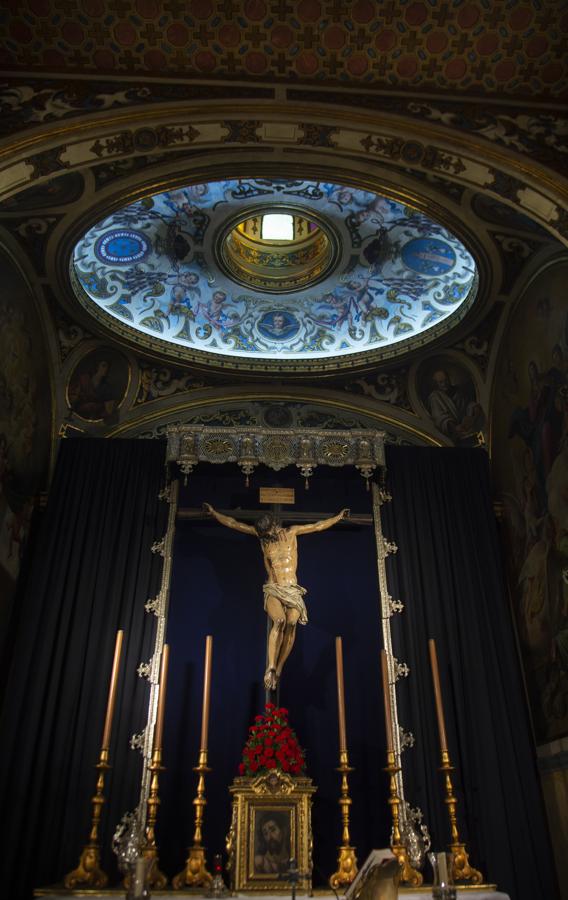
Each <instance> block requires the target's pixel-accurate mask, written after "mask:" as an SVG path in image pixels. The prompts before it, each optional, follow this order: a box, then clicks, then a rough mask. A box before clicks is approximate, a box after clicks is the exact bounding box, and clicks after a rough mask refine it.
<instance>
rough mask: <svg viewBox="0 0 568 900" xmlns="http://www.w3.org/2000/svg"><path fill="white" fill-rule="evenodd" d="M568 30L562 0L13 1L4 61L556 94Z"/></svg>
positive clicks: (3, 38) (566, 80)
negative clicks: (347, 0)
mask: <svg viewBox="0 0 568 900" xmlns="http://www.w3.org/2000/svg"><path fill="white" fill-rule="evenodd" d="M567 34H568V3H566V2H564V0H547V2H545V3H543V2H539V0H532V2H513V3H506V2H488V0H478V2H475V3H474V2H471V3H470V2H460V0H454V2H445V0H443V2H436V3H432V2H425V0H388V2H383V3H377V2H372V0H355V2H341V0H240V2H236V0H186V2H182V0H166V2H163V3H158V2H157V0H108V2H107V0H28V2H25V3H23V2H21V0H5V3H4V12H3V14H2V13H0V44H1V47H2V49H1V50H0V67H1V68H2V69H3V70H4V72H36V73H39V72H49V73H64V74H93V73H96V74H97V75H99V76H103V75H104V76H108V75H116V74H117V73H120V74H122V75H136V76H145V77H149V76H169V77H174V78H179V77H183V78H188V77H189V78H192V79H196V78H204V79H211V78H222V79H226V78H231V79H240V80H242V79H245V80H250V79H253V80H262V81H282V82H287V83H290V82H296V83H311V84H313V83H314V82H316V83H318V84H322V83H330V84H337V85H348V84H351V85H353V84H355V85H359V86H361V87H367V88H375V89H391V90H392V89H394V90H399V91H405V92H409V91H414V92H421V93H422V92H435V93H446V92H447V93H450V92H451V93H452V94H456V93H461V94H466V95H478V96H481V95H489V96H495V97H500V98H504V97H507V98H511V99H513V98H516V99H519V100H520V99H525V98H526V97H527V96H529V97H532V98H539V99H546V100H549V101H558V100H560V99H561V98H563V97H566V96H567V95H568V53H567V49H568V37H567Z"/></svg>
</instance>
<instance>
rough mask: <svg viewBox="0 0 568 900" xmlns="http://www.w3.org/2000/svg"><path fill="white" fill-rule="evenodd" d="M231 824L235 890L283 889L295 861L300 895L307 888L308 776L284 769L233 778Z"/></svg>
mask: <svg viewBox="0 0 568 900" xmlns="http://www.w3.org/2000/svg"><path fill="white" fill-rule="evenodd" d="M229 790H230V792H231V794H232V796H233V814H232V821H231V828H230V831H229V835H228V837H227V851H228V854H229V861H228V869H229V871H230V873H231V888H232V890H233V891H234V892H235V893H240V892H241V891H250V892H258V893H265V894H270V893H281V892H282V891H286V889H287V884H288V882H287V880H286V873H287V872H288V871H289V869H290V860H292V859H293V860H295V861H296V863H297V866H298V870H299V872H300V873H301V875H300V880H299V882H298V890H299V892H300V893H306V892H308V893H309V891H310V890H311V871H312V824H311V821H312V819H311V810H312V795H313V793H314V791H315V788H314V786H313V784H312V781H311V779H310V778H306V777H304V776H300V777H294V778H292V777H291V776H290V775H289V774H287V773H283V772H273V773H271V774H267V775H260V776H258V777H257V778H255V777H252V778H251V777H239V778H236V779H235V781H234V782H233V784H232V785H231V787H230V788H229Z"/></svg>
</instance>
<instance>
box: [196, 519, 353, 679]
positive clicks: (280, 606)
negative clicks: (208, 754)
mask: <svg viewBox="0 0 568 900" xmlns="http://www.w3.org/2000/svg"><path fill="white" fill-rule="evenodd" d="M203 508H204V509H205V511H206V512H208V513H209V514H210V515H211V516H213V517H214V518H215V519H217V521H218V522H220V523H221V525H226V526H227V528H233V529H234V530H235V531H241V532H242V533H243V534H254V535H256V536H257V537H258V538H259V540H260V546H261V549H262V555H263V557H264V565H265V566H266V573H267V580H266V583H265V584H264V587H263V591H264V609H265V610H266V612H267V613H268V615H269V617H270V619H271V621H272V627H271V629H270V634H269V635H268V653H267V656H268V660H267V667H266V672H265V674H264V686H265V688H266V689H267V690H269V691H275V690H276V687H277V685H278V681H279V679H280V676H281V674H282V669H283V667H284V663H285V662H286V660H287V659H288V656H289V655H290V651H291V649H292V646H293V644H294V638H295V637H296V625H297V624H298V622H299V623H300V625H305V624H306V623H307V621H308V612H307V610H306V604H305V603H304V594H305V593H306V589H305V588H303V587H300V585H299V584H298V582H297V580H296V579H297V575H296V570H297V568H298V543H297V540H296V538H297V536H298V535H299V534H311V533H312V532H314V531H325V530H326V528H331V527H332V525H335V524H336V523H337V522H339V521H340V520H341V519H343V518H345V517H346V516H348V515H349V510H348V509H342V510H341V512H340V513H338V514H337V515H336V516H331V518H329V519H320V521H319V522H312V523H310V524H307V525H291V526H290V527H289V528H283V527H282V526H281V525H280V523H279V522H278V520H277V519H276V518H275V516H273V515H272V514H271V513H264V514H263V515H261V516H260V518H259V519H257V521H256V523H255V524H254V525H247V524H246V522H239V521H238V519H233V518H232V516H226V515H224V514H223V513H220V512H218V511H217V510H216V509H213V507H212V506H211V505H210V504H209V503H204V504H203Z"/></svg>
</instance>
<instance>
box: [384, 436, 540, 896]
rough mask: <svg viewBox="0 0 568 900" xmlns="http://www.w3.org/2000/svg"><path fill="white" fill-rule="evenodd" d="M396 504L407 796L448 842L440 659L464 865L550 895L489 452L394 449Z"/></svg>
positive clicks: (504, 884) (394, 589) (437, 843)
mask: <svg viewBox="0 0 568 900" xmlns="http://www.w3.org/2000/svg"><path fill="white" fill-rule="evenodd" d="M387 463H388V484H389V487H390V490H391V493H392V498H393V499H392V503H387V504H385V505H384V507H383V519H384V531H385V535H386V536H387V537H388V538H389V539H390V540H394V541H395V542H396V543H397V545H398V547H399V550H398V553H397V554H395V555H393V556H391V557H389V559H388V561H387V569H388V577H389V585H390V586H391V593H392V595H393V596H394V597H396V598H397V599H400V600H402V601H403V602H404V604H405V609H404V612H403V613H402V615H400V616H395V617H394V618H393V620H392V623H393V633H394V636H393V644H394V647H393V649H394V653H395V656H398V657H399V658H400V659H401V660H404V661H406V662H407V663H408V664H409V666H410V669H411V672H410V676H409V678H408V679H401V681H400V682H399V691H398V698H399V704H400V720H401V724H402V725H405V726H406V728H407V729H408V730H410V731H412V732H413V733H414V735H415V737H416V740H417V747H416V748H415V749H409V750H407V751H406V752H405V754H404V773H405V785H406V787H407V792H408V796H409V799H411V800H412V802H413V803H415V804H418V805H419V806H420V807H421V808H422V810H423V812H424V813H425V816H426V818H427V821H428V825H429V827H430V830H431V832H432V837H433V844H434V847H435V848H441V847H443V846H444V845H445V844H447V843H448V842H449V824H448V818H447V812H446V810H445V808H444V804H443V802H442V798H443V782H442V776H441V774H440V773H439V772H438V771H437V767H438V765H439V758H440V751H439V743H438V731H437V723H436V714H435V707H434V700H433V689H432V678H431V673H430V664H429V659H428V645H427V641H428V638H430V637H431V638H434V639H435V641H436V645H437V651H438V658H439V664H440V675H441V684H442V693H443V697H444V705H445V715H446V727H447V731H448V741H449V749H450V754H451V761H452V763H453V764H454V765H455V767H456V772H455V777H454V783H455V786H456V788H457V791H456V793H457V796H458V820H459V827H460V832H461V836H462V838H463V839H465V840H466V841H467V842H468V848H469V850H470V858H471V863H472V865H473V866H475V867H476V868H479V869H481V870H482V872H483V874H484V875H485V878H486V880H489V881H496V882H497V884H498V886H499V888H500V889H501V890H504V891H507V893H509V894H510V896H511V897H514V898H515V900H537V898H554V897H556V896H557V887H556V883H555V877H554V871H555V870H554V862H553V859H552V855H551V849H550V843H549V838H548V831H547V825H546V818H545V813H544V807H543V801H542V795H541V790H540V784H539V778H538V772H537V768H536V754H535V748H534V746H533V743H532V737H531V731H530V723H529V719H528V707H527V703H526V698H525V695H524V689H523V682H522V676H521V670H520V664H519V659H518V655H517V651H516V646H515V640H514V631H513V625H512V619H511V615H510V610H509V607H508V603H507V599H506V597H507V595H506V590H505V586H504V579H503V573H502V566H501V559H500V552H499V540H498V535H497V530H496V522H495V517H494V513H493V509H492V498H491V485H490V476H489V463H488V458H487V455H486V454H485V453H484V452H480V451H479V450H468V449H459V450H458V449H455V450H454V449H433V448H432V449H426V448H424V449H422V448H421V449H417V448H413V447H391V448H388V453H387Z"/></svg>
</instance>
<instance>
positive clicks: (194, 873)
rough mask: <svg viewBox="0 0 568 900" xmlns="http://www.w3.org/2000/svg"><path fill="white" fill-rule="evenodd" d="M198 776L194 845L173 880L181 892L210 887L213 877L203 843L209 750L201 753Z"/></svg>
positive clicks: (175, 886)
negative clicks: (208, 869)
mask: <svg viewBox="0 0 568 900" xmlns="http://www.w3.org/2000/svg"><path fill="white" fill-rule="evenodd" d="M193 771H194V772H197V774H198V776H199V777H198V780H197V796H196V797H195V799H194V801H193V805H194V807H195V830H194V832H193V845H192V846H191V847H190V848H189V855H188V857H187V860H186V863H185V869H184V870H183V872H180V873H179V875H176V876H175V878H174V879H173V880H172V887H173V888H174V890H176V891H179V890H181V889H182V888H184V887H200V886H202V885H203V886H205V885H210V884H212V882H213V876H212V875H211V873H210V872H208V871H207V865H206V861H205V847H204V846H203V844H202V841H203V833H202V827H203V813H204V810H205V806H206V805H207V800H206V799H205V774H206V773H207V772H210V771H211V769H210V768H209V767H208V765H207V750H200V751H199V764H198V765H197V766H196V767H195V768H194V770H193Z"/></svg>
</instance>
